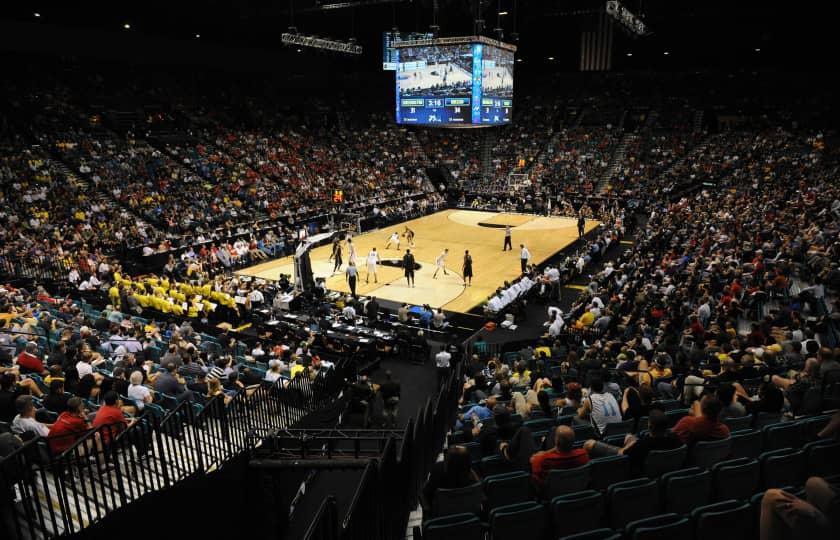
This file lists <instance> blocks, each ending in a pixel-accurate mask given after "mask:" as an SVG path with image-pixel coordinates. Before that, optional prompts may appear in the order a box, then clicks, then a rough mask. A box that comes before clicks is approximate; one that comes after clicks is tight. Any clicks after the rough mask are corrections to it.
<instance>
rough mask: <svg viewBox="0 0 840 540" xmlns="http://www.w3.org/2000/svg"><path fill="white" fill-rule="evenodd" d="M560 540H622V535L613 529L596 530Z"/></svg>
mask: <svg viewBox="0 0 840 540" xmlns="http://www.w3.org/2000/svg"><path fill="white" fill-rule="evenodd" d="M559 540H621V533H620V532H617V531H614V530H612V529H594V530H591V531H586V532H582V533H578V534H572V535H569V536H563V537H561V538H560V539H559Z"/></svg>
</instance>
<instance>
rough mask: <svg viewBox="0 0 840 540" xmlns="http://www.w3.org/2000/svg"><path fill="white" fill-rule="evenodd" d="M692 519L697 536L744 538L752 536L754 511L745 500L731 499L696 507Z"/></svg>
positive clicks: (716, 539) (721, 538)
mask: <svg viewBox="0 0 840 540" xmlns="http://www.w3.org/2000/svg"><path fill="white" fill-rule="evenodd" d="M691 520H692V521H693V522H694V531H695V535H694V536H695V538H713V539H714V540H743V539H744V538H751V537H752V531H753V520H752V511H751V509H750V504H749V503H748V502H745V501H733V500H729V501H722V502H719V503H715V504H710V505H707V506H701V507H700V508H695V509H694V511H692V512H691Z"/></svg>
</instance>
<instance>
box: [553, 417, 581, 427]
mask: <svg viewBox="0 0 840 540" xmlns="http://www.w3.org/2000/svg"><path fill="white" fill-rule="evenodd" d="M575 418H577V415H576V414H564V415H561V416H558V417H557V420H555V421H554V423H555V424H557V425H558V426H571V425H572V424H574V422H575Z"/></svg>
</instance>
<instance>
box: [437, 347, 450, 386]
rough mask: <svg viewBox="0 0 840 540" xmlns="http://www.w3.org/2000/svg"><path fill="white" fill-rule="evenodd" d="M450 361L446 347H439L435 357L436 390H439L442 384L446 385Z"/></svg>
mask: <svg viewBox="0 0 840 540" xmlns="http://www.w3.org/2000/svg"><path fill="white" fill-rule="evenodd" d="M451 360H452V355H451V354H449V352H448V351H447V350H446V345H441V346H440V352H439V353H437V354H436V355H435V367H436V368H437V380H438V388H440V386H441V385H442V384H446V380H447V379H448V378H449V363H450V361H451Z"/></svg>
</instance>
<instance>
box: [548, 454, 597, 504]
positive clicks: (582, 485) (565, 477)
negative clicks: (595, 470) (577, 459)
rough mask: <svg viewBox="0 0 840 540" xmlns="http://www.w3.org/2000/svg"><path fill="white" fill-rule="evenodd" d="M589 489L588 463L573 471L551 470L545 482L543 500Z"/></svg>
mask: <svg viewBox="0 0 840 540" xmlns="http://www.w3.org/2000/svg"><path fill="white" fill-rule="evenodd" d="M587 487H589V463H587V464H586V465H581V466H580V467H575V468H573V469H552V470H550V471H549V472H548V477H547V478H546V480H545V488H544V490H545V492H544V495H545V498H546V499H548V500H551V499H553V498H554V497H556V496H558V495H566V494H567V493H574V492H576V491H583V490H584V489H586V488H587Z"/></svg>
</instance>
